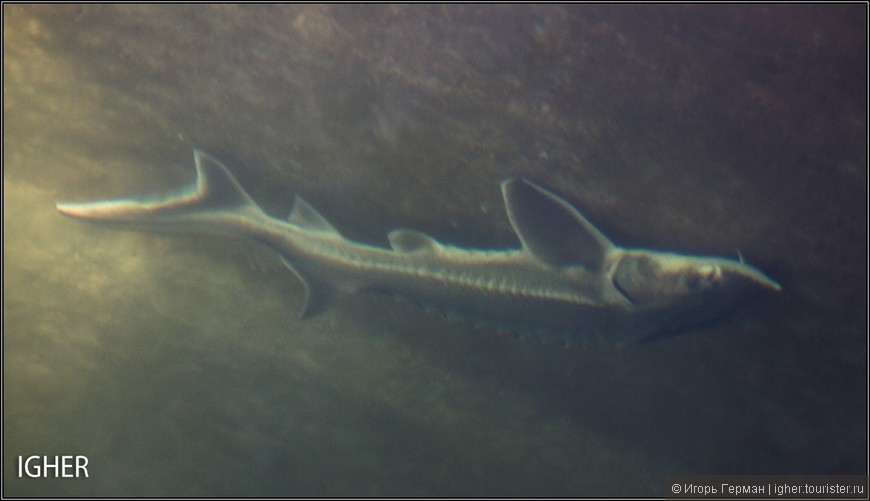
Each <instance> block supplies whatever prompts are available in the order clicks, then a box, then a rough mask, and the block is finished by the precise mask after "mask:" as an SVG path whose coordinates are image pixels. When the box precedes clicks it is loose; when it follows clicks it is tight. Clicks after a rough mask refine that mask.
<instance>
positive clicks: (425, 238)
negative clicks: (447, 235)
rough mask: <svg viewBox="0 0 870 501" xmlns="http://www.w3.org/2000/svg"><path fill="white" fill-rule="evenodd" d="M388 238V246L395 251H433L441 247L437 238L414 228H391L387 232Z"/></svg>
mask: <svg viewBox="0 0 870 501" xmlns="http://www.w3.org/2000/svg"><path fill="white" fill-rule="evenodd" d="M387 238H389V239H390V247H392V248H393V250H394V251H396V252H419V251H430V252H434V251H436V250H438V248H439V247H441V244H439V243H438V241H437V240H435V239H434V238H432V237H430V236H429V235H426V234H425V233H420V232H419V231H414V230H403V229H398V230H393V231H391V232H390V233H389V234H387Z"/></svg>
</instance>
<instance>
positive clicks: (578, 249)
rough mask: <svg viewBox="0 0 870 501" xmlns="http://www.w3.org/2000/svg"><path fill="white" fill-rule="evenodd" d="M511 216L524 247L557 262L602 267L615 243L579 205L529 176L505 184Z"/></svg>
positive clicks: (535, 255)
mask: <svg viewBox="0 0 870 501" xmlns="http://www.w3.org/2000/svg"><path fill="white" fill-rule="evenodd" d="M501 190H502V195H503V196H504V202H505V206H506V207H507V212H508V217H509V218H510V221H511V225H512V226H513V228H514V231H516V233H517V236H518V237H519V239H520V241H521V242H522V244H523V248H524V249H525V250H526V251H528V252H529V253H530V254H531V255H532V256H534V257H535V258H536V259H538V260H540V261H542V262H544V263H547V264H550V265H553V266H569V265H580V266H583V267H584V268H586V269H588V270H598V269H600V268H601V266H602V265H603V264H604V259H605V257H606V256H607V253H608V252H610V251H611V250H612V249H613V247H614V245H613V244H612V243H611V242H610V240H608V239H607V237H605V236H604V235H603V234H602V233H601V232H600V231H598V229H597V228H595V226H593V225H592V223H590V222H589V221H587V220H586V218H585V217H583V215H582V214H580V212H578V211H577V209H575V208H574V206H572V205H571V204H569V203H568V202H567V201H565V200H564V199H562V198H561V197H559V196H557V195H555V194H554V193H552V192H550V191H548V190H546V189H544V188H542V187H540V186H538V185H537V184H535V183H533V182H531V181H529V180H528V179H522V178H512V179H507V180H505V181H504V182H502V184H501Z"/></svg>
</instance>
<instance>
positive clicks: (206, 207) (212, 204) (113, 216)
mask: <svg viewBox="0 0 870 501" xmlns="http://www.w3.org/2000/svg"><path fill="white" fill-rule="evenodd" d="M193 159H194V163H195V164H196V181H195V182H194V183H193V184H192V185H190V186H187V187H185V188H183V189H181V190H176V191H174V192H169V193H165V194H162V195H158V196H151V197H145V198H139V199H132V198H120V199H114V200H103V201H97V202H84V203H61V202H59V203H57V210H58V211H59V212H60V213H61V214H64V215H67V216H70V217H74V218H78V219H86V220H90V221H95V222H101V223H110V224H120V225H124V226H134V227H139V228H153V229H157V230H169V231H172V230H173V229H189V228H190V227H192V226H195V227H196V228H195V229H201V230H202V229H205V230H208V229H214V228H208V226H209V223H210V222H217V219H218V216H221V215H223V216H226V215H227V214H228V213H231V214H234V215H237V216H253V217H258V216H265V215H264V214H263V212H262V210H261V209H260V207H259V206H257V204H256V203H255V202H254V201H253V200H252V199H251V197H250V196H248V194H247V193H246V192H245V190H244V189H243V188H242V187H241V186H240V185H239V183H238V181H236V179H235V177H233V175H232V174H231V173H230V171H229V170H228V169H227V168H226V167H224V166H223V164H221V163H220V162H218V161H217V160H215V159H214V158H212V157H210V156H208V155H207V154H205V153H203V152H201V151H199V150H194V151H193ZM203 226H205V227H203Z"/></svg>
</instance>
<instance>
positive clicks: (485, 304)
mask: <svg viewBox="0 0 870 501" xmlns="http://www.w3.org/2000/svg"><path fill="white" fill-rule="evenodd" d="M194 163H195V165H196V181H195V182H194V183H193V184H192V185H191V186H189V187H188V188H186V189H184V190H182V191H176V192H172V193H170V194H166V195H162V196H157V197H147V198H140V199H130V198H125V199H116V200H107V201H98V202H85V203H58V204H57V209H58V211H60V212H61V213H63V214H65V215H67V216H71V217H74V218H79V219H85V220H90V221H95V222H102V223H109V224H115V225H122V226H125V227H132V228H137V229H152V230H158V231H176V232H177V231H182V232H188V231H189V232H200V233H211V234H219V235H229V236H234V237H241V238H248V239H252V240H255V241H257V242H260V243H262V244H264V245H266V246H268V247H270V248H271V249H273V250H274V251H275V252H277V253H278V254H279V255H280V256H281V258H282V260H283V261H284V263H285V264H286V265H287V267H288V268H290V270H292V271H293V273H294V274H295V275H296V276H297V277H298V278H299V280H301V281H302V283H303V284H304V285H305V301H304V304H303V307H302V309H301V312H302V316H303V317H304V316H306V315H311V314H315V313H317V312H318V311H320V310H321V309H322V308H323V307H325V306H326V305H328V304H329V303H330V301H331V299H332V298H333V297H334V296H336V295H338V294H341V293H350V292H355V291H359V290H377V291H382V292H387V293H392V294H396V295H398V296H402V297H407V298H410V299H412V300H414V301H416V302H419V303H422V304H425V305H432V306H435V307H438V308H441V309H444V310H450V311H458V312H461V313H464V314H466V315H468V316H471V317H475V318H483V319H486V320H491V321H493V322H494V323H496V324H507V325H522V326H532V327H541V328H543V330H546V331H548V332H557V333H559V337H561V338H563V339H564V340H565V341H566V342H568V343H569V344H573V343H576V342H583V343H586V342H587V341H589V340H594V342H595V343H602V342H603V343H605V344H622V343H626V342H632V341H636V340H640V339H643V338H645V337H647V336H651V335H656V334H661V333H663V332H670V331H679V330H680V329H683V328H691V327H692V326H695V325H698V324H700V323H703V322H705V321H707V320H709V319H715V318H718V317H719V316H721V315H723V314H724V313H727V312H729V311H731V310H732V309H734V307H735V306H736V305H738V304H740V303H742V302H743V300H745V299H746V298H748V297H750V296H753V295H755V294H756V293H758V292H761V291H778V290H780V286H779V284H777V283H776V282H775V281H773V280H772V279H770V278H769V277H767V276H766V275H764V274H763V273H762V272H761V271H759V270H757V269H756V268H753V267H752V266H749V265H747V264H745V263H743V262H742V259H741V260H740V261H734V260H731V259H725V258H718V257H708V256H690V255H684V254H679V253H672V252H662V251H654V250H647V249H628V248H623V247H620V246H617V245H615V244H614V243H612V242H611V241H610V240H609V239H608V238H607V237H605V236H604V235H603V234H602V233H601V232H600V231H599V230H598V229H597V228H596V227H595V226H593V225H592V224H591V223H590V222H589V221H588V220H587V219H586V218H585V217H584V216H583V215H582V214H580V212H579V211H578V210H577V209H576V208H575V207H573V206H572V205H571V204H570V203H568V202H567V201H566V200H564V199H563V198H561V197H559V196H558V195H556V194H554V193H552V192H551V191H549V190H547V189H545V188H543V187H541V186H539V185H537V184H535V183H534V182H532V181H530V180H528V179H524V178H511V179H507V180H505V181H503V182H502V183H501V190H502V195H503V198H504V202H505V206H506V209H507V213H508V217H509V219H510V222H511V225H512V227H513V229H514V231H515V232H516V234H517V236H518V238H519V240H520V243H521V244H522V245H521V247H519V248H516V249H506V250H477V249H466V248H462V247H456V246H450V245H445V244H443V243H441V242H438V241H437V240H435V239H434V238H432V237H430V236H428V235H425V234H423V233H420V232H418V231H414V230H407V229H396V230H393V231H391V232H390V233H389V241H390V248H384V247H377V246H372V245H368V244H364V243H359V242H354V241H351V240H349V239H346V238H344V237H343V236H342V235H341V233H339V231H338V230H337V229H336V228H335V227H334V226H332V224H330V223H329V222H328V221H327V220H326V219H325V218H324V217H323V216H322V215H321V214H320V213H319V212H317V210H315V209H314V208H313V207H312V206H311V205H309V204H308V203H307V202H305V200H303V199H302V198H300V197H296V200H295V202H294V206H293V210H292V211H291V213H290V216H289V217H288V218H287V219H286V220H282V219H278V218H275V217H272V216H269V215H268V214H266V213H265V212H263V210H262V209H260V207H259V206H258V205H257V204H256V203H255V202H254V201H253V200H252V199H251V198H250V196H249V195H248V194H247V193H246V192H245V190H244V189H243V188H242V187H241V186H240V185H239V183H238V182H237V181H236V179H235V178H234V177H233V175H232V174H231V173H230V171H229V170H228V169H227V168H226V167H225V166H224V165H223V164H221V163H220V162H218V161H217V160H215V159H214V158H212V157H210V156H209V155H207V154H205V153H203V152H201V151H196V150H195V151H194ZM524 328H525V327H524Z"/></svg>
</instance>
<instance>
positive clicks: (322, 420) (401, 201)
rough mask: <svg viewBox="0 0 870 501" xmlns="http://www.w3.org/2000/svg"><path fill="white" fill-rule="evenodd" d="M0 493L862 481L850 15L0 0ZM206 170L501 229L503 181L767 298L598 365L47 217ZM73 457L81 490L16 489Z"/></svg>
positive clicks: (221, 253)
mask: <svg viewBox="0 0 870 501" xmlns="http://www.w3.org/2000/svg"><path fill="white" fill-rule="evenodd" d="M3 22H4V54H3V56H4V69H3V71H4V118H3V120H4V123H3V125H4V151H3V166H4V167H3V168H4V177H3V181H4V182H3V198H4V201H3V236H4V262H3V265H4V279H3V287H4V302H3V322H4V323H3V327H4V331H3V338H4V437H3V438H4V451H3V462H4V471H3V473H4V478H5V479H6V482H5V483H4V489H5V491H4V495H12V496H22V495H42V496H54V495H91V496H115V495H252V496H253V495H259V496H263V495H285V496H294V495H381V496H388V495H578V496H583V495H586V496H602V495H621V496H662V495H663V491H662V489H663V488H664V485H663V483H664V475H667V474H683V473H790V474H799V473H806V474H810V473H815V474H819V473H841V474H858V473H862V472H865V471H866V468H867V464H866V443H867V436H866V429H867V421H866V419H867V415H866V404H867V402H866V394H867V384H866V382H867V380H866V371H867V365H866V364H867V359H866V350H867V324H866V322H867V293H866V290H867V267H866V266H867V265H866V263H867V260H866V259H867V245H866V242H867V219H866V201H867V192H866V186H867V169H866V165H867V157H866V146H867V145H866V134H867V128H866V105H867V103H866V86H867V82H866V73H867V71H866V58H865V54H866V29H867V26H866V14H865V10H864V9H863V6H860V5H846V6H833V7H829V6H804V5H801V6H743V5H741V6H713V7H707V6H633V7H625V8H623V7H619V8H616V7H607V6H547V7H530V6H500V7H499V6H496V7H491V6H443V7H442V6H424V7H418V6H331V7H322V6H254V7H248V6H244V7H241V6H175V5H158V6H142V7H127V6H124V7H103V6H53V5H44V6H23V5H4V10H3ZM194 147H196V148H200V149H203V150H205V151H207V152H209V153H211V154H213V155H214V156H216V157H217V158H219V159H221V160H223V161H224V162H225V163H226V164H227V165H228V166H230V167H231V168H232V169H233V171H234V172H235V173H236V174H237V175H238V177H239V180H240V182H241V183H242V184H243V185H244V186H245V187H246V188H247V189H248V190H249V191H250V192H251V195H252V196H253V197H254V198H255V199H256V200H257V201H258V202H260V203H261V204H262V205H263V207H264V208H265V209H266V210H267V211H268V212H270V213H272V214H275V215H280V214H283V213H285V212H286V211H288V210H289V208H290V206H291V203H292V199H293V196H294V195H295V194H301V195H304V196H305V198H306V199H307V200H308V201H309V202H310V203H311V204H312V205H313V206H315V207H317V208H318V209H319V210H321V212H323V213H324V215H326V217H327V218H329V220H330V221H331V222H332V223H333V224H334V225H335V226H336V227H338V228H339V229H341V231H342V232H343V233H344V234H345V235H347V236H348V237H350V238H353V239H356V240H363V241H367V242H372V243H379V244H385V243H386V239H385V235H386V232H387V231H388V230H389V229H392V228H394V227H399V226H402V227H409V228H415V229H419V230H422V231H425V232H427V233H431V234H433V235H435V236H436V237H437V238H438V239H439V240H442V241H444V242H450V243H456V244H464V245H473V246H475V247H500V246H513V245H516V242H515V239H514V236H513V235H512V234H511V231H510V227H509V225H508V222H507V218H506V217H505V215H504V209H503V207H502V205H501V199H500V193H499V190H498V184H497V183H498V181H499V180H501V179H503V178H505V177H507V176H510V175H517V174H523V175H527V176H530V177H532V178H534V179H536V180H538V181H539V182H541V183H542V184H544V185H547V186H552V187H554V188H556V189H557V190H558V191H559V192H560V193H562V194H564V195H565V196H567V197H568V198H570V199H571V200H574V201H576V202H578V206H580V207H581V208H582V210H584V212H585V213H586V214H587V215H588V216H589V217H590V218H591V219H593V220H594V221H595V222H596V223H598V224H600V226H601V228H602V230H603V231H605V233H607V234H608V235H610V236H611V237H612V238H613V239H614V240H615V241H616V242H617V243H620V244H623V245H639V246H648V247H654V248H664V249H672V250H681V251H687V252H699V253H708V254H722V255H734V252H735V249H739V250H740V252H741V253H742V254H743V255H744V256H745V257H746V258H747V259H748V260H749V261H750V262H751V263H753V264H756V265H758V266H759V268H761V269H763V270H764V271H765V272H767V273H768V274H770V275H771V276H772V277H773V278H775V279H777V280H778V281H780V282H781V283H782V285H783V288H784V290H783V292H782V293H781V294H779V295H777V296H774V297H770V298H766V299H765V300H762V301H760V302H757V303H755V304H754V305H752V306H751V307H750V308H748V309H746V310H744V311H742V312H740V313H739V314H738V315H737V316H735V317H733V318H731V319H730V320H729V321H727V322H725V323H722V324H720V325H717V326H713V327H710V328H707V329H704V330H702V331H699V332H696V333H693V334H691V335H687V336H682V337H677V338H672V339H667V340H662V341H660V342H657V343H650V344H646V345H640V346H631V347H628V348H624V349H604V350H564V349H563V348H561V347H558V346H553V345H541V344H540V343H538V342H536V341H534V340H517V339H514V338H512V337H511V336H508V335H505V334H499V333H496V332H493V331H491V330H487V329H477V328H474V327H473V326H471V325H468V324H467V323H465V322H461V321H460V322H456V321H448V320H446V319H444V318H442V317H441V316H439V315H433V314H429V313H426V312H424V311H422V310H420V309H418V308H416V307H415V306H413V305H409V304H405V303H395V302H393V301H392V300H391V299H389V298H385V297H381V296H378V295H374V294H360V295H356V296H350V297H346V298H342V299H340V300H339V301H337V302H336V304H335V305H334V306H333V307H332V308H330V309H328V310H327V311H326V312H324V313H323V314H321V315H319V316H316V317H313V318H310V319H306V320H298V319H297V311H298V309H299V307H300V305H301V301H302V289H301V286H300V285H299V284H298V283H297V282H296V281H295V279H294V277H293V276H292V275H291V274H289V273H288V272H286V271H285V270H284V269H283V266H282V265H281V264H280V262H279V261H278V259H277V258H276V257H274V256H272V255H271V254H270V253H269V252H268V251H265V250H263V249H260V248H258V247H255V246H253V245H251V244H246V243H244V242H234V241H225V240H221V239H218V238H206V237H193V236H167V235H159V234H147V233H133V232H126V231H119V230H115V229H111V228H103V227H97V226H91V225H87V224H83V223H80V222H77V221H73V220H70V219H66V218H63V217H62V216H60V215H58V214H57V213H56V212H55V210H54V202H55V201H56V200H90V199H101V198H108V197H114V196H121V195H130V194H141V193H149V192H157V191H162V190H165V189H168V188H172V187H176V186H179V185H182V184H185V183H187V182H188V181H190V180H191V179H192V176H193V165H192V157H191V150H192V149H193V148H194ZM29 455H40V456H55V455H85V456H87V457H88V459H89V468H88V470H89V477H88V478H78V479H44V478H42V479H32V478H18V475H17V458H18V457H19V456H25V457H26V456H29Z"/></svg>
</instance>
